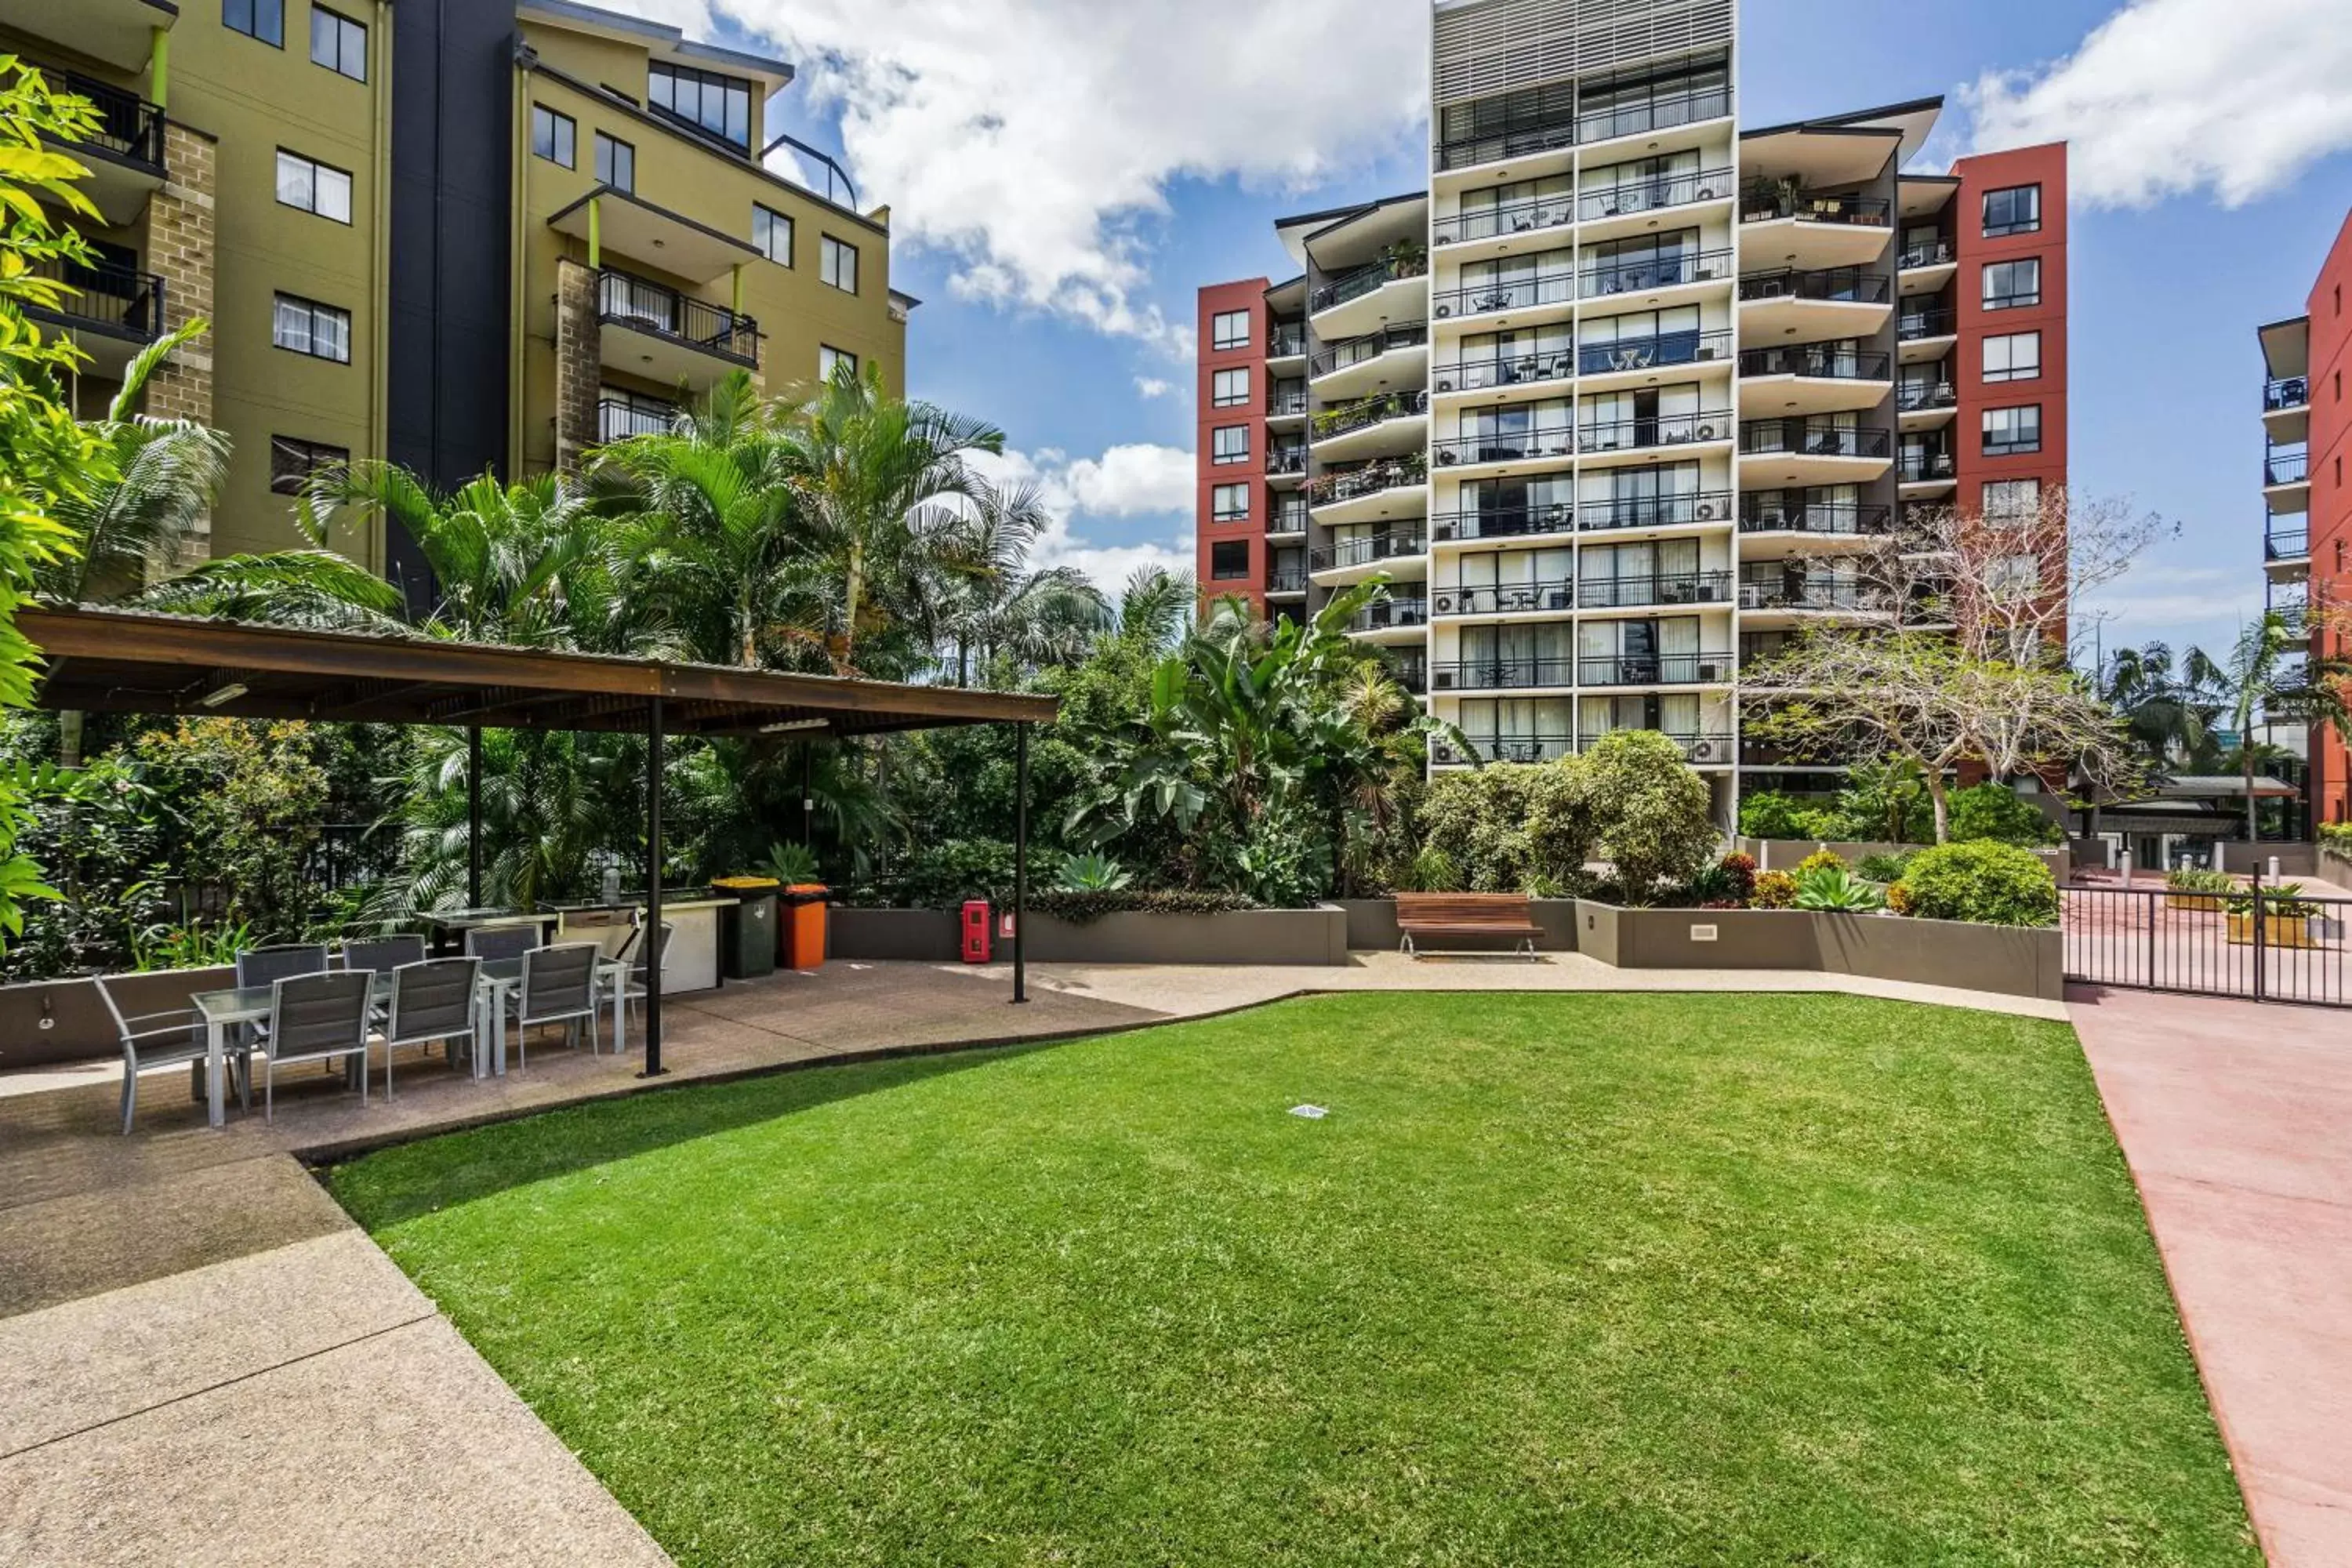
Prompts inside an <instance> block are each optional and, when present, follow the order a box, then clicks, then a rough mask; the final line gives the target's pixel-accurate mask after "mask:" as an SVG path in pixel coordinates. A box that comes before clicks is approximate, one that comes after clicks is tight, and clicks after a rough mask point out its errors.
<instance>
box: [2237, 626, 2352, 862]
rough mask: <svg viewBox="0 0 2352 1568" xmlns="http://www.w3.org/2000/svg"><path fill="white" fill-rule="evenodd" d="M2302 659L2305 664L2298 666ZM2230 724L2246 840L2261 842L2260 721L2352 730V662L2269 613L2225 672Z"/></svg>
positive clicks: (2247, 634) (2249, 631)
mask: <svg viewBox="0 0 2352 1568" xmlns="http://www.w3.org/2000/svg"><path fill="white" fill-rule="evenodd" d="M2297 658H2300V660H2301V662H2300V663H2295V662H2293V661H2294V660H2296V659H2297ZM2221 674H2222V679H2224V680H2225V681H2226V682H2227V687H2226V690H2227V695H2228V703H2229V711H2230V719H2231V725H2232V727H2234V728H2235V729H2236V731H2237V732H2238V747H2237V751H2238V763H2239V766H2240V769H2241V771H2242V774H2243V776H2244V779H2245V787H2246V837H2247V838H2248V839H2250V840H2252V839H2255V838H2258V837H2261V830H2260V828H2259V826H2257V823H2256V818H2255V815H2254V764H2255V763H2256V761H2257V760H2259V753H2260V752H2262V750H2263V746H2262V744H2261V742H2257V741H2256V740H2255V739H2254V724H2255V722H2256V721H2257V719H2259V720H2261V721H2263V722H2265V723H2271V724H2277V723H2290V724H2325V725H2327V726H2328V727H2329V728H2331V729H2334V730H2335V731H2337V732H2338V733H2342V732H2343V731H2345V730H2347V729H2352V705H2347V703H2346V701H2345V699H2344V693H2345V691H2346V689H2347V682H2352V659H2347V658H2344V657H2343V656H2341V655H2326V654H2321V653H2319V652H2317V651H2316V650H2315V647H2313V645H2312V644H2311V643H2310V642H2309V641H2307V640H2305V637H2304V636H2303V635H2302V634H2300V633H2298V632H2295V631H2294V630H2292V629H2290V628H2289V626H2287V622H2286V617H2284V616H2282V615H2280V614H2279V613H2278V612H2277V611H2276V610H2265V611H2263V616H2262V618H2261V619H2260V620H2258V621H2255V622H2253V623H2252V624H2251V625H2249V626H2247V627H2246V628H2245V629H2244V630H2243V631H2242V632H2240V633H2239V634H2238V642H2237V646H2236V647H2233V648H2231V650H2230V662H2229V666H2228V668H2226V669H2224V670H2223V671H2222V672H2221Z"/></svg>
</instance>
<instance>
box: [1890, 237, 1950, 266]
mask: <svg viewBox="0 0 2352 1568" xmlns="http://www.w3.org/2000/svg"><path fill="white" fill-rule="evenodd" d="M1953 255H1954V252H1953V250H1952V242H1951V241H1950V240H1948V239H1930V240H1927V241H1924V242H1923V243H1921V244H1918V245H1906V246H1905V247H1903V254H1902V255H1900V256H1898V257H1896V258H1895V266H1896V267H1897V268H1901V269H1903V270H1904V271H1906V272H1907V271H1909V270H1910V269H1911V268H1915V267H1941V266H1942V265H1943V264H1944V263H1945V262H1947V261H1949V260H1951V259H1952V258H1953Z"/></svg>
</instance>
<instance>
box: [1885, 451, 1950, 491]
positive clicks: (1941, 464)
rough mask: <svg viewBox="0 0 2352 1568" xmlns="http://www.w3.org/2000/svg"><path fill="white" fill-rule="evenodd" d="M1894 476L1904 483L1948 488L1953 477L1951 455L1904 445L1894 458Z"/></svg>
mask: <svg viewBox="0 0 2352 1568" xmlns="http://www.w3.org/2000/svg"><path fill="white" fill-rule="evenodd" d="M1895 478H1896V479H1897V480H1899V481H1900V482H1902V483H1903V484H1906V485H1920V486H1930V485H1932V486H1936V487H1937V488H1940V489H1950V488H1951V485H1952V480H1953V478H1954V468H1953V463H1952V455H1951V454H1950V453H1949V452H1932V451H1921V450H1919V449H1918V448H1916V447H1905V448H1904V449H1903V451H1902V454H1901V456H1900V457H1899V458H1897V459H1896V463H1895Z"/></svg>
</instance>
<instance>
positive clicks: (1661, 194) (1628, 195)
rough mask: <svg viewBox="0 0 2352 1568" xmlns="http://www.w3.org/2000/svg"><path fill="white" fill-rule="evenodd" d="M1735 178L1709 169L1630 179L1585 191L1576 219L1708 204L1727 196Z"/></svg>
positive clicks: (1723, 172) (1577, 201)
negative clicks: (1693, 172) (1698, 171)
mask: <svg viewBox="0 0 2352 1568" xmlns="http://www.w3.org/2000/svg"><path fill="white" fill-rule="evenodd" d="M1737 178H1738V176H1737V175H1735V174H1733V173H1732V172H1731V171H1730V170H1729V169H1708V170H1705V171H1703V172H1701V173H1697V174H1661V175H1658V176H1656V177H1654V178H1652V179H1646V180H1629V181H1627V182H1626V183H1625V184H1622V185H1610V186H1607V187H1605V188H1604V189H1601V190H1596V191H1586V192H1585V193H1583V194H1582V195H1580V196H1578V197H1577V198H1576V216H1577V217H1578V218H1579V219H1580V221H1582V222H1585V223H1592V222H1595V221H1597V220H1599V219H1601V218H1612V217H1627V216H1632V215H1633V214H1635V213H1645V212H1654V211H1656V210H1657V209H1658V208H1660V207H1680V206H1688V205H1691V204H1692V203H1694V202H1711V201H1713V200H1715V199H1716V198H1717V196H1727V195H1730V194H1731V188H1732V184H1733V182H1734V181H1735V180H1736V179H1737Z"/></svg>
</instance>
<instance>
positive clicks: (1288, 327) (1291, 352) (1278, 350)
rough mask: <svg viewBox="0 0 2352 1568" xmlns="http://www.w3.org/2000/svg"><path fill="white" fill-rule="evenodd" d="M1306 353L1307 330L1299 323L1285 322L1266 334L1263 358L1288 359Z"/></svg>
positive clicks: (1303, 324)
mask: <svg viewBox="0 0 2352 1568" xmlns="http://www.w3.org/2000/svg"><path fill="white" fill-rule="evenodd" d="M1306 352H1307V328H1306V325H1305V323H1303V322H1299V321H1290V322H1286V323H1285V324H1283V325H1281V326H1277V327H1276V328H1275V329H1274V330H1273V331H1272V332H1270V333H1268V334H1267V337H1266V341H1265V357H1266V358H1268V359H1290V358H1292V357H1294V356H1295V355H1297V354H1303V353H1306Z"/></svg>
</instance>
